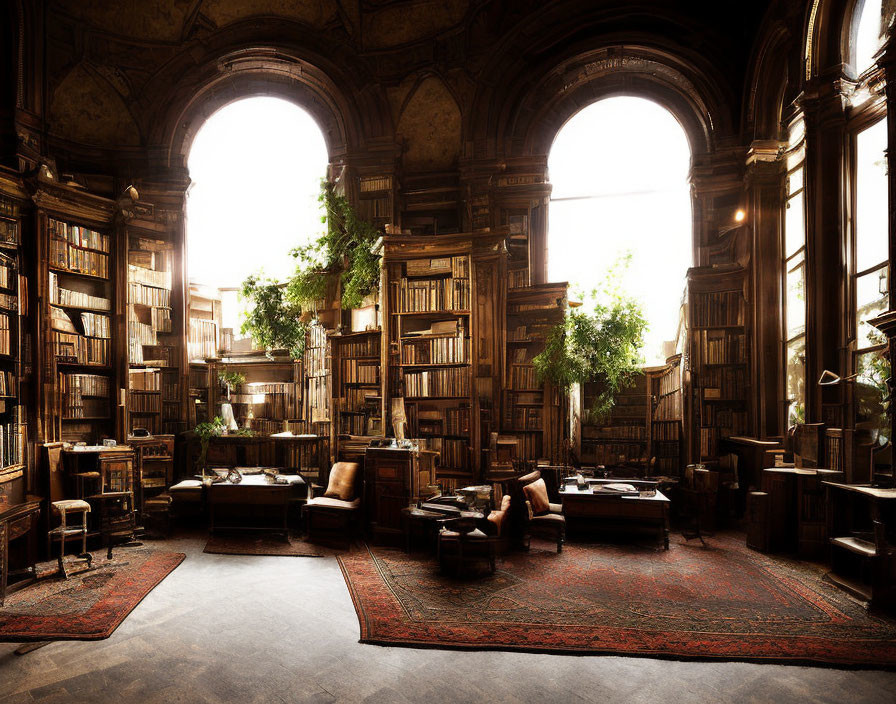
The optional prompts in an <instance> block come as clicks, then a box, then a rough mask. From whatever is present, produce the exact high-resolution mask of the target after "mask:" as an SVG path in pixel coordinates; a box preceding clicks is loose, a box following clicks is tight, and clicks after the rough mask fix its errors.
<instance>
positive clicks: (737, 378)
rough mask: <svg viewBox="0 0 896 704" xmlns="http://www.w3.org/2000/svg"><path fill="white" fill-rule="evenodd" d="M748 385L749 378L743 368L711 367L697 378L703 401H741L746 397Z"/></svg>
mask: <svg viewBox="0 0 896 704" xmlns="http://www.w3.org/2000/svg"><path fill="white" fill-rule="evenodd" d="M748 385H749V377H748V376H747V370H746V369H745V368H743V367H711V368H709V369H704V370H703V372H702V373H701V375H700V377H699V386H700V387H701V389H702V392H703V398H704V399H713V400H716V399H721V400H736V401H737V400H741V399H743V398H745V397H746V393H747V387H748Z"/></svg>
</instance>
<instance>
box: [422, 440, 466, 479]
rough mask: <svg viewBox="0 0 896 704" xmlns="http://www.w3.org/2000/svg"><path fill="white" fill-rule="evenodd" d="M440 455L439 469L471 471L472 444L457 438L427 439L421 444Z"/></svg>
mask: <svg viewBox="0 0 896 704" xmlns="http://www.w3.org/2000/svg"><path fill="white" fill-rule="evenodd" d="M421 444H423V445H425V446H426V447H427V448H428V449H430V450H434V451H436V452H438V453H439V465H438V466H439V468H440V469H444V470H456V471H462V472H467V471H469V470H470V443H469V442H468V441H466V440H459V439H456V438H426V439H425V442H423V443H421Z"/></svg>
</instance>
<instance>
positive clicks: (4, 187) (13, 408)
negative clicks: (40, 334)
mask: <svg viewBox="0 0 896 704" xmlns="http://www.w3.org/2000/svg"><path fill="white" fill-rule="evenodd" d="M3 176H4V175H3V174H0V497H6V500H8V501H11V502H16V501H21V500H23V499H24V494H25V490H26V489H27V488H29V486H30V487H33V484H34V478H33V477H27V476H26V473H27V467H28V448H27V435H28V434H27V415H26V412H25V411H26V409H25V406H24V398H25V393H24V392H25V389H24V388H23V386H24V384H23V379H24V378H26V377H27V376H28V375H27V374H26V371H28V370H29V369H30V366H29V365H28V363H27V362H26V359H25V356H26V353H27V350H26V345H25V342H26V335H27V332H26V330H25V329H24V327H25V322H26V316H27V315H28V280H27V278H26V277H25V276H24V275H23V273H22V269H23V256H22V254H23V253H22V250H21V247H22V222H23V212H22V200H21V199H20V198H21V197H22V196H24V193H23V192H22V191H21V189H20V188H19V187H18V186H17V184H16V183H14V182H12V181H8V180H7V179H6V178H4V177H3ZM7 191H9V194H7ZM17 196H18V197H17ZM2 500H3V499H2V498H0V501H2Z"/></svg>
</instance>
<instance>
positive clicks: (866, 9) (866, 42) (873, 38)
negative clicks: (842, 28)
mask: <svg viewBox="0 0 896 704" xmlns="http://www.w3.org/2000/svg"><path fill="white" fill-rule="evenodd" d="M882 15H883V0H859V1H858V2H857V3H856V9H855V15H854V19H853V22H852V30H853V34H852V36H853V41H852V42H851V47H852V56H851V59H852V65H853V68H855V72H856V75H857V76H860V75H862V74H863V73H865V71H867V70H868V69H869V68H871V67H872V66H873V65H874V56H875V54H877V52H878V51H880V47H881V44H882V43H883V29H884V28H883V18H882Z"/></svg>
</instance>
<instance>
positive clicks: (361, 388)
mask: <svg viewBox="0 0 896 704" xmlns="http://www.w3.org/2000/svg"><path fill="white" fill-rule="evenodd" d="M381 337H382V335H381V333H380V331H379V330H366V331H364V332H353V333H344V334H341V335H338V334H337V335H332V336H331V337H330V343H331V345H332V351H333V377H334V378H333V387H334V399H333V407H334V413H335V417H336V420H337V427H336V429H335V432H336V435H337V436H338V437H339V438H340V451H341V445H342V438H344V437H347V436H354V437H356V438H357V437H378V436H382V435H383V396H382V391H381V379H380V366H381V349H380V340H381ZM349 444H350V443H349Z"/></svg>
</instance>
